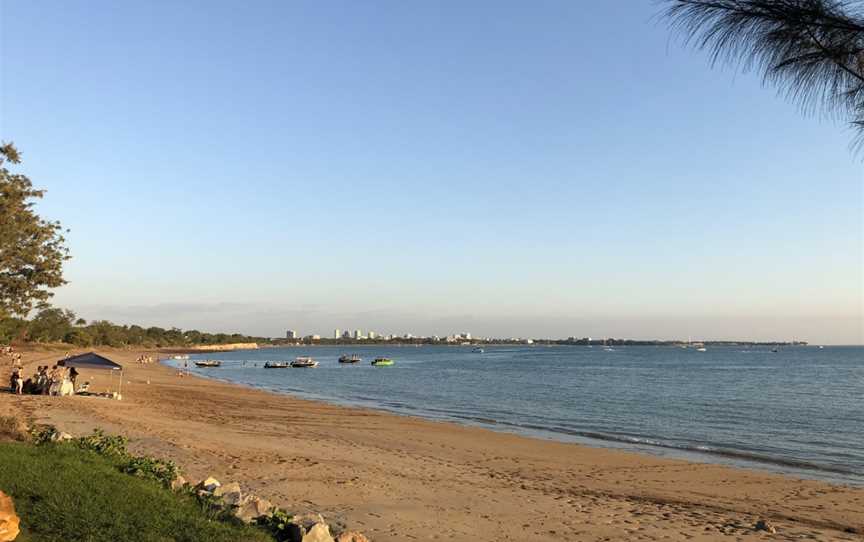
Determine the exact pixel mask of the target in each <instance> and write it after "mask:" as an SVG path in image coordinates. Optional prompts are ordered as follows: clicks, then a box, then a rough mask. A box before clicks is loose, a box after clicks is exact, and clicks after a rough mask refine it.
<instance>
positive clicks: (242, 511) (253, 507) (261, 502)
mask: <svg viewBox="0 0 864 542" xmlns="http://www.w3.org/2000/svg"><path fill="white" fill-rule="evenodd" d="M272 510H273V505H272V504H270V501H268V500H266V499H262V498H259V497H256V496H254V495H253V496H251V497H248V498H247V499H245V500H244V501H243V502H242V503H241V504H240V505H239V506H238V507H237V509H236V510H234V515H235V516H237V518H238V519H239V520H240V521H242V522H244V523H252V521H254V520H255V519H256V518H260V517H262V516H269V515H270V514H271V513H272Z"/></svg>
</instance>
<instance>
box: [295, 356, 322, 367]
mask: <svg viewBox="0 0 864 542" xmlns="http://www.w3.org/2000/svg"><path fill="white" fill-rule="evenodd" d="M291 367H294V368H312V367H318V362H317V361H315V360H314V359H312V358H310V357H305V356H301V357H299V358H297V359H295V360H294V361H292V362H291Z"/></svg>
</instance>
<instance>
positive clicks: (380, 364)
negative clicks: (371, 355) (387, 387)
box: [372, 358, 393, 367]
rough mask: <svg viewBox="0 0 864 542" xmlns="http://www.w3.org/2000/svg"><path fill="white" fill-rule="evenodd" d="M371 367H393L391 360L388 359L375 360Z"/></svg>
mask: <svg viewBox="0 0 864 542" xmlns="http://www.w3.org/2000/svg"><path fill="white" fill-rule="evenodd" d="M372 365H373V366H374V367H388V366H390V365H393V360H392V359H390V358H375V360H374V361H373V362H372Z"/></svg>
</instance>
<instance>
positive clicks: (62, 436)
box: [50, 431, 72, 442]
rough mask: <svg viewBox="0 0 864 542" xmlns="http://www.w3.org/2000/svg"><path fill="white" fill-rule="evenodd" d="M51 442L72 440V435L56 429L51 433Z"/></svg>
mask: <svg viewBox="0 0 864 542" xmlns="http://www.w3.org/2000/svg"><path fill="white" fill-rule="evenodd" d="M50 440H51V442H66V441H67V440H72V435H70V434H69V433H66V432H64V431H55V432H53V433H51V439H50Z"/></svg>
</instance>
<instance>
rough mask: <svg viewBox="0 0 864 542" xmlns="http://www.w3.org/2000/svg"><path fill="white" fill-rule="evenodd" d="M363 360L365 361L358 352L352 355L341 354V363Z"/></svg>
mask: <svg viewBox="0 0 864 542" xmlns="http://www.w3.org/2000/svg"><path fill="white" fill-rule="evenodd" d="M361 361H363V358H361V357H360V356H358V355H357V354H352V355H350V356H349V355H348V354H342V355H341V356H339V363H360V362H361Z"/></svg>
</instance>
